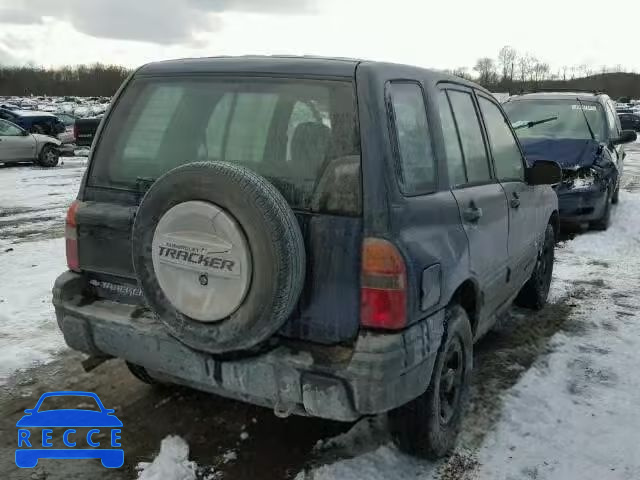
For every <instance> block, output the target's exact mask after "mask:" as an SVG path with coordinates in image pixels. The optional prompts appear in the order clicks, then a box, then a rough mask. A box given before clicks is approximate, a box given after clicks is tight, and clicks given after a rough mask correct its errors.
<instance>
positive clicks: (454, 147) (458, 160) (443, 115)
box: [438, 92, 467, 187]
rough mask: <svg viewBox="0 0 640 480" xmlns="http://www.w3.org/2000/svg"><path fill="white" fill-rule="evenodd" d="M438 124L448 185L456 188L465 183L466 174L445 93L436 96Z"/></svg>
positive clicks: (456, 132)
mask: <svg viewBox="0 0 640 480" xmlns="http://www.w3.org/2000/svg"><path fill="white" fill-rule="evenodd" d="M438 103H439V110H440V123H441V124H442V135H443V137H444V147H445V151H446V154H447V170H448V172H449V185H450V186H451V187H456V186H458V185H464V184H465V183H467V174H466V172H465V169H464V159H463V158H462V149H461V148H460V140H459V138H458V130H457V129H456V124H455V121H454V120H453V114H452V113H451V106H450V105H449V99H448V98H447V94H446V93H445V92H440V95H439V96H438Z"/></svg>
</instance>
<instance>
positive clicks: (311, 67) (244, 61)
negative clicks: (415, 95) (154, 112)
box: [136, 55, 490, 93]
mask: <svg viewBox="0 0 640 480" xmlns="http://www.w3.org/2000/svg"><path fill="white" fill-rule="evenodd" d="M360 64H367V65H368V66H374V67H375V68H378V69H380V70H381V71H385V70H393V71H395V72H397V71H398V70H399V69H407V71H413V72H415V71H420V72H421V73H422V74H423V75H422V77H423V78H424V74H425V73H426V74H427V75H426V77H427V79H428V80H431V81H432V83H433V84H436V83H439V82H453V83H458V84H462V85H466V86H468V87H470V88H475V89H477V90H482V91H484V92H486V93H490V92H489V91H488V90H486V89H484V88H483V87H481V86H479V85H478V84H476V83H473V82H469V81H467V80H465V79H463V78H460V77H456V76H453V75H449V74H447V73H444V72H441V71H437V70H431V69H428V68H422V67H417V66H413V65H405V64H397V63H390V62H378V61H374V60H364V59H358V58H339V57H320V56H287V55H274V56H260V55H248V56H238V57H230V56H220V57H204V58H185V59H178V60H165V61H162V62H153V63H148V64H146V65H143V66H142V67H140V69H139V70H138V71H137V72H136V75H158V74H160V75H162V74H169V75H170V74H177V73H220V74H223V73H224V74H229V73H238V74H244V73H253V74H256V73H257V74H260V73H275V74H283V75H284V74H287V75H291V74H293V75H311V76H326V77H352V76H354V75H355V71H356V68H357V67H358V65H360Z"/></svg>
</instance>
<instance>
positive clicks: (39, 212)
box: [0, 158, 86, 385]
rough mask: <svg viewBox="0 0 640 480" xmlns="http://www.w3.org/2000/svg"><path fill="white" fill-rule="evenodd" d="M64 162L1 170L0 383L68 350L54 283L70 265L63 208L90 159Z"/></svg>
mask: <svg viewBox="0 0 640 480" xmlns="http://www.w3.org/2000/svg"><path fill="white" fill-rule="evenodd" d="M62 162H64V164H61V165H60V166H59V167H57V168H52V169H44V168H40V167H34V166H31V165H17V166H15V165H14V166H5V167H1V168H0V272H1V274H2V277H1V280H0V385H2V384H4V383H5V382H6V380H7V377H8V376H9V375H10V374H11V373H13V372H14V371H15V370H17V369H20V368H26V367H29V366H32V365H33V364H34V363H41V362H45V361H47V360H49V359H50V358H51V356H52V355H53V354H54V353H55V352H57V351H59V350H60V349H62V348H64V341H63V339H62V335H61V334H60V332H59V330H58V327H57V325H56V321H55V315H54V312H53V306H52V305H51V287H52V286H53V282H54V280H55V278H56V276H57V275H59V274H60V273H61V272H63V271H64V270H65V268H66V260H65V247H64V239H63V238H62V236H63V235H64V218H65V212H66V209H67V207H68V206H69V204H70V203H71V201H72V200H73V199H74V198H75V196H76V194H77V193H78V186H79V183H80V179H81V177H82V173H83V172H84V169H85V165H86V159H81V158H68V159H61V163H62Z"/></svg>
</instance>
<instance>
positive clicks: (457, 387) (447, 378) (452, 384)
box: [438, 337, 464, 425]
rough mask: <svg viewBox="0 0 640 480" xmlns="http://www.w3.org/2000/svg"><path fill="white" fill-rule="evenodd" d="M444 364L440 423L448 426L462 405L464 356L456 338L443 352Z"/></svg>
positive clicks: (440, 395)
mask: <svg viewBox="0 0 640 480" xmlns="http://www.w3.org/2000/svg"><path fill="white" fill-rule="evenodd" d="M443 355H444V362H443V363H442V370H441V371H440V382H439V392H438V394H439V395H438V397H439V399H440V423H442V424H443V425H446V424H447V423H449V422H450V421H451V420H452V419H453V417H454V416H455V415H456V412H457V411H458V408H459V405H460V396H461V392H462V383H463V379H464V355H463V349H462V344H461V342H460V339H459V338H458V337H455V338H454V339H453V340H452V341H451V342H450V343H449V344H448V348H447V351H446V352H443Z"/></svg>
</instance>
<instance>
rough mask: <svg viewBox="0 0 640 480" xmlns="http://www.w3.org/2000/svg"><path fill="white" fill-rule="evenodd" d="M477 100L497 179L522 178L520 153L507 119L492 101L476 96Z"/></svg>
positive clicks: (522, 169) (522, 170)
mask: <svg viewBox="0 0 640 480" xmlns="http://www.w3.org/2000/svg"><path fill="white" fill-rule="evenodd" d="M478 100H479V103H480V110H481V111H482V116H483V117H484V123H485V126H486V128H487V133H488V134H489V145H490V146H491V153H492V154H493V162H494V164H495V168H496V175H497V177H498V180H523V179H524V166H523V163H522V154H521V153H520V149H519V148H518V144H517V143H516V139H515V138H514V136H513V134H512V133H511V129H510V128H509V124H508V123H507V119H506V118H505V117H504V115H503V114H502V112H501V111H500V109H499V108H498V107H497V106H496V105H495V104H494V103H493V102H491V101H489V100H487V99H485V98H483V97H478Z"/></svg>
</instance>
